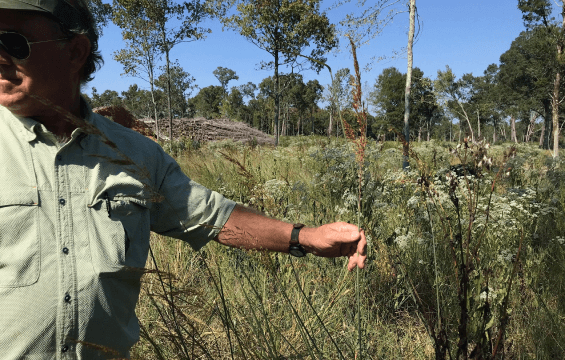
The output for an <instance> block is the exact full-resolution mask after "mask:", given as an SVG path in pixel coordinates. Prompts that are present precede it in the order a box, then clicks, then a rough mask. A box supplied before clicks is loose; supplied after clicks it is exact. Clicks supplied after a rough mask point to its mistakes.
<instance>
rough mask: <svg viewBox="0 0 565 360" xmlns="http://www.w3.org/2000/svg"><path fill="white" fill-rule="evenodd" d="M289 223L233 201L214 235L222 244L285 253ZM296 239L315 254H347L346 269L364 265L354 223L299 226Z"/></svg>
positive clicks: (363, 244) (363, 247) (363, 246)
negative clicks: (221, 225)
mask: <svg viewBox="0 0 565 360" xmlns="http://www.w3.org/2000/svg"><path fill="white" fill-rule="evenodd" d="M292 229H293V226H292V224H289V223H286V222H283V221H280V220H276V219H272V218H269V217H267V216H265V215H263V214H261V213H260V212H258V211H257V210H254V209H251V208H248V207H244V206H241V205H236V207H235V209H234V210H233V212H232V213H231V215H230V217H229V219H228V221H227V222H226V224H225V225H224V227H223V229H222V230H221V231H220V233H219V234H218V236H217V237H216V238H215V240H216V241H217V242H219V243H220V244H223V245H227V246H231V247H236V248H241V249H256V250H270V251H278V252H283V253H288V251H289V245H290V234H291V232H292ZM298 239H299V242H300V244H301V245H302V246H303V247H304V249H305V250H306V251H307V252H309V253H312V254H314V255H316V256H322V257H340V256H347V257H349V265H348V266H347V267H348V269H349V270H350V271H351V270H353V269H354V268H355V266H358V267H359V268H361V269H362V268H364V267H365V259H366V258H367V240H366V239H365V233H364V232H363V230H361V231H359V230H358V228H357V226H355V225H352V224H348V223H344V222H339V223H332V224H326V225H322V226H320V227H317V228H306V227H305V228H303V229H302V230H301V231H300V235H299V238H298Z"/></svg>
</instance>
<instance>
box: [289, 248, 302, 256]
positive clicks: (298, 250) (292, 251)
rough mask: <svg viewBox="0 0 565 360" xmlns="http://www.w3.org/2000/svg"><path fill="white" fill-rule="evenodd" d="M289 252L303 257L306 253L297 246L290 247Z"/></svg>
mask: <svg viewBox="0 0 565 360" xmlns="http://www.w3.org/2000/svg"><path fill="white" fill-rule="evenodd" d="M289 253H290V255H292V256H296V257H303V256H304V255H306V253H305V252H304V250H302V249H301V248H299V247H291V248H290V250H289Z"/></svg>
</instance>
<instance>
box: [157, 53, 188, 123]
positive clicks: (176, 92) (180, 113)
mask: <svg viewBox="0 0 565 360" xmlns="http://www.w3.org/2000/svg"><path fill="white" fill-rule="evenodd" d="M161 70H162V73H161V75H160V76H159V78H157V80H156V81H155V86H156V87H157V88H158V89H160V90H161V91H162V92H163V94H166V93H167V88H168V84H169V82H168V76H167V73H166V69H165V67H164V66H163V67H161ZM169 71H170V74H171V110H172V114H173V117H176V118H182V117H190V115H191V111H190V107H189V104H188V102H187V98H188V97H190V95H191V94H192V92H193V91H194V90H195V89H196V88H197V87H198V86H197V85H195V83H194V82H195V81H196V79H195V78H194V77H192V76H191V75H190V74H189V73H187V72H186V71H184V70H183V68H182V67H181V66H180V64H179V63H178V60H177V61H176V62H175V63H173V64H172V66H171V67H170V69H169ZM161 98H163V100H164V97H161ZM161 108H163V109H164V108H166V104H165V103H164V101H163V103H162V104H161Z"/></svg>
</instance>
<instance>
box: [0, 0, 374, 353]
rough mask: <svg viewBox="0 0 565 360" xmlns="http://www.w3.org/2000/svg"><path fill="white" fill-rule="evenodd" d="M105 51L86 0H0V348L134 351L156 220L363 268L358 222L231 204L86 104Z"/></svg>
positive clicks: (185, 234) (236, 243)
mask: <svg viewBox="0 0 565 360" xmlns="http://www.w3.org/2000/svg"><path fill="white" fill-rule="evenodd" d="M100 62H101V57H100V55H99V53H98V39H97V35H96V32H95V30H94V23H93V20H92V15H91V14H90V12H89V10H88V8H87V6H86V3H85V1H84V0H0V184H1V186H0V359H42V360H44V359H97V358H105V357H106V356H107V355H106V353H104V351H101V350H99V349H101V347H105V348H109V349H112V350H113V351H115V352H118V353H119V354H120V357H128V356H129V349H130V347H131V346H132V345H133V344H134V343H135V342H136V341H137V340H138V337H139V327H138V322H137V318H136V316H135V313H134V309H135V305H136V302H137V299H138V295H139V288H140V277H141V272H140V271H138V269H141V268H143V267H144V266H145V262H146V260H147V254H148V248H149V232H150V231H155V232H158V233H160V234H164V235H168V236H173V237H176V238H179V239H181V240H184V241H186V242H188V243H189V244H190V245H191V246H192V247H193V248H194V249H200V248H201V247H202V246H204V245H205V244H206V243H207V242H208V241H209V240H212V239H214V240H216V241H218V242H219V243H222V244H225V245H228V246H233V247H239V248H244V249H265V250H271V251H279V252H284V253H288V252H289V251H290V252H291V253H293V254H295V255H303V254H304V253H307V252H310V253H313V254H315V255H318V256H324V257H338V256H348V257H349V265H348V267H349V269H350V270H352V269H353V268H355V266H358V267H360V268H363V267H364V262H365V250H366V241H365V237H364V234H363V232H362V231H361V232H359V231H358V229H357V227H355V226H353V225H349V224H345V223H335V224H328V225H324V226H321V227H319V228H306V227H304V228H302V227H301V226H300V225H297V226H293V225H292V224H288V223H284V222H281V221H278V220H275V219H270V218H267V217H265V216H263V215H261V214H259V213H257V212H255V211H253V210H251V209H248V208H245V207H243V206H239V205H236V204H235V203H234V202H233V201H230V200H227V199H225V198H224V197H223V196H222V195H220V194H218V193H215V192H212V191H210V190H208V189H206V188H204V187H202V186H201V185H199V184H196V183H194V182H192V181H191V180H190V179H188V178H187V177H186V176H185V175H184V174H183V173H182V172H181V170H180V167H179V166H178V165H177V164H176V163H175V162H174V160H173V159H172V158H171V157H169V156H168V155H167V154H165V153H164V152H163V151H162V149H161V148H160V147H159V146H158V145H156V144H155V143H154V142H152V141H151V140H148V139H146V138H145V137H143V136H141V135H139V134H137V133H135V132H133V131H130V130H128V129H125V128H123V127H121V126H119V125H117V124H115V123H113V122H111V121H109V120H107V119H105V118H103V117H101V116H99V115H96V114H94V113H92V110H91V109H90V108H89V106H88V104H86V103H85V102H84V100H83V99H82V98H81V96H80V87H81V84H83V83H85V82H87V81H89V80H90V79H91V78H92V73H93V72H94V71H95V70H96V66H97V64H99V63H100ZM219 229H221V230H219ZM291 238H292V240H291ZM113 356H114V357H115V355H113Z"/></svg>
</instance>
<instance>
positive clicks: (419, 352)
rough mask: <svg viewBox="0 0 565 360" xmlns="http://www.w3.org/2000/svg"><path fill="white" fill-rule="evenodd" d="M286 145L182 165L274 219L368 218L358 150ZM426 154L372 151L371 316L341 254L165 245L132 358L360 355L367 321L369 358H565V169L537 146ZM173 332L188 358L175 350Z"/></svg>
mask: <svg viewBox="0 0 565 360" xmlns="http://www.w3.org/2000/svg"><path fill="white" fill-rule="evenodd" d="M280 144H281V145H280V146H279V148H276V149H275V148H270V147H257V148H251V147H246V146H243V145H240V144H238V143H234V142H230V141H224V142H219V143H213V144H208V145H206V146H203V147H202V148H200V149H189V150H188V151H185V152H183V153H182V154H181V155H180V156H179V157H178V158H177V159H178V161H179V163H180V164H181V166H182V167H183V168H184V169H185V171H186V172H187V173H188V174H189V175H190V176H191V177H192V178H193V179H194V180H196V181H198V182H200V183H202V184H204V185H206V186H207V187H209V188H212V189H214V190H218V191H221V192H222V193H225V194H227V195H228V196H229V197H231V198H232V199H235V200H236V201H239V202H241V203H243V204H247V205H251V206H254V207H257V208H259V209H261V210H263V211H265V212H267V213H268V214H270V215H271V216H276V217H279V218H282V219H286V220H288V221H301V222H304V223H306V224H308V225H312V226H314V225H320V224H323V223H327V222H332V221H349V222H356V221H357V216H358V206H359V204H358V201H357V200H358V196H357V195H358V186H359V181H358V172H357V169H358V162H357V161H356V158H355V152H354V145H352V144H351V143H348V142H346V141H344V140H334V139H332V140H328V139H325V138H321V137H293V138H284V137H283V138H281V143H280ZM414 145H415V147H414V148H413V152H414V153H413V154H412V156H413V157H414V158H417V161H416V162H417V163H418V164H419V165H418V167H414V168H415V169H413V170H411V171H410V172H404V171H402V170H401V169H400V164H401V163H402V152H401V150H400V149H399V147H400V145H399V144H394V143H386V144H382V145H381V144H375V143H372V142H369V143H368V144H367V149H366V155H365V163H366V167H365V169H366V172H365V173H364V175H363V182H362V186H363V189H362V191H363V203H362V206H361V213H362V216H363V221H364V224H365V225H364V227H365V229H366V234H367V238H368V241H369V243H370V246H371V247H372V248H373V251H372V252H371V253H370V254H369V257H368V261H367V269H366V271H364V272H362V273H361V274H360V275H361V281H362V283H363V287H362V288H363V292H362V295H363V296H361V300H360V301H359V302H358V304H359V305H360V306H361V311H358V309H357V306H356V300H355V289H354V287H353V286H352V285H351V284H353V283H354V277H355V275H354V274H349V273H348V272H347V271H346V269H345V263H344V262H343V260H341V259H336V260H327V259H318V258H313V257H309V258H307V259H302V260H301V259H299V260H292V259H290V258H289V257H288V256H282V255H277V254H271V253H263V252H243V251H239V250H234V249H226V248H223V247H221V246H218V245H217V244H210V245H209V246H207V247H206V249H205V250H204V251H202V252H200V253H195V252H193V251H191V250H190V249H189V248H188V247H187V246H184V244H180V243H179V242H178V241H175V240H169V239H166V238H163V237H160V236H155V237H154V239H153V250H154V252H155V257H156V260H157V263H158V264H160V265H159V266H160V268H161V270H162V271H165V272H170V273H171V278H170V279H169V278H167V279H166V281H165V282H166V283H167V284H168V286H166V287H165V288H163V286H160V285H158V284H159V279H158V276H157V275H156V274H148V275H145V283H144V285H143V295H142V296H141V300H140V304H139V306H138V315H139V317H140V320H141V323H142V325H143V328H144V329H145V330H144V331H143V339H142V341H141V342H140V343H139V344H138V345H136V347H135V348H134V351H133V354H134V356H135V357H137V358H140V359H141V358H143V359H146V358H148V359H153V358H155V359H159V358H166V359H169V358H171V359H176V358H179V359H180V358H191V359H192V358H208V359H232V358H233V359H341V358H345V359H353V358H354V357H355V356H356V354H359V350H358V344H359V340H358V322H357V320H358V318H357V319H356V315H357V314H362V316H363V317H362V341H363V344H364V350H363V355H364V356H365V358H368V359H376V358H407V359H413V358H416V359H417V358H421V359H432V358H523V359H526V358H547V359H551V358H562V357H563V355H565V352H564V351H563V343H565V342H564V340H565V338H564V336H563V334H564V332H563V330H565V329H564V327H565V326H564V325H563V317H564V315H565V309H564V307H565V306H564V305H563V304H565V299H564V298H565V291H564V290H565V289H564V286H565V282H564V280H565V276H564V275H565V268H564V266H563V264H564V262H563V260H565V251H564V248H565V245H564V243H565V238H564V236H563V234H564V233H565V222H564V221H563V216H562V215H560V214H562V211H563V207H564V204H565V190H564V189H563V185H561V184H562V183H563V179H564V177H565V174H564V173H563V172H562V170H559V169H562V168H563V166H561V167H557V166H555V164H554V163H552V160H551V159H549V158H548V157H547V156H548V154H546V153H544V152H542V151H540V150H538V149H536V148H534V147H530V146H527V145H520V146H519V147H517V148H516V149H515V150H512V151H510V152H509V151H508V149H506V148H505V147H501V146H499V147H494V148H489V149H486V148H485V147H486V146H485V144H482V145H472V144H468V148H465V145H464V144H463V145H462V146H461V147H459V148H458V149H457V148H456V147H455V146H454V144H447V143H437V142H430V143H425V144H414ZM473 146H475V148H473ZM450 148H451V149H450ZM481 161H483V163H481ZM479 168H480V175H479V176H477V171H479ZM497 174H498V175H497ZM493 184H494V186H493ZM455 198H457V199H458V201H459V205H458V207H457V206H456V205H455V204H454V200H453V199H455ZM470 205H471V206H470ZM471 210H472V211H471ZM518 249H520V251H519V252H518ZM467 264H468V265H467ZM147 266H148V267H149V268H152V267H153V265H152V264H151V263H148V265H147ZM462 279H465V281H467V283H466V284H463V283H462ZM171 296H172V298H173V300H172V301H171V300H168V301H166V300H164V299H165V298H167V297H168V298H171ZM462 300H464V301H462ZM171 303H172V304H174V306H175V309H176V310H175V311H176V322H177V324H175V320H174V319H173V318H172V317H171V316H172V315H168V314H172V310H171ZM465 311H466V313H465ZM161 314H162V315H161ZM462 314H466V315H463V316H462ZM167 316H168V317H167ZM462 324H464V328H463V326H462ZM175 328H180V329H181V331H182V336H183V337H184V341H185V343H186V345H185V347H186V348H187V349H188V350H190V351H188V352H187V351H185V350H184V349H183V350H180V349H181V347H180V346H179V345H175V342H176V341H178V337H179V335H178V331H177V330H174V329H175ZM463 334H466V338H465V337H463ZM495 349H496V351H495ZM159 354H161V355H159Z"/></svg>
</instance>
